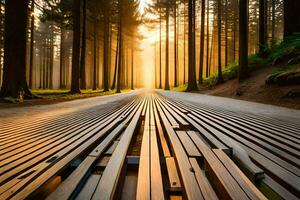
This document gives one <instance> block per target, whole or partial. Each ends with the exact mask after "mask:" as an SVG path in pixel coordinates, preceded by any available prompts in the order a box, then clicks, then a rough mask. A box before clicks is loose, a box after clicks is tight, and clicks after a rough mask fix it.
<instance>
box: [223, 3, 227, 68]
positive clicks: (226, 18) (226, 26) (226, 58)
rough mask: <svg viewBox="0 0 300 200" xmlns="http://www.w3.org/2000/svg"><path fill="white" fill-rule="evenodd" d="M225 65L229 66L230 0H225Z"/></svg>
mask: <svg viewBox="0 0 300 200" xmlns="http://www.w3.org/2000/svg"><path fill="white" fill-rule="evenodd" d="M224 29H225V66H226V67H227V66H228V0H225V27H224Z"/></svg>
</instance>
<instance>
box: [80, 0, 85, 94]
mask: <svg viewBox="0 0 300 200" xmlns="http://www.w3.org/2000/svg"><path fill="white" fill-rule="evenodd" d="M82 2H83V6H82V13H83V14H82V16H83V19H82V35H81V59H80V88H81V89H83V90H85V89H86V74H85V71H86V70H85V63H86V62H85V59H86V0H82Z"/></svg>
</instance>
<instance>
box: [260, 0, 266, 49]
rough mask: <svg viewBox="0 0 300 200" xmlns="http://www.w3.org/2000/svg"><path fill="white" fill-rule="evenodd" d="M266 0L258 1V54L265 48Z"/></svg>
mask: <svg viewBox="0 0 300 200" xmlns="http://www.w3.org/2000/svg"><path fill="white" fill-rule="evenodd" d="M266 10H267V0H259V52H260V53H263V52H264V51H265V48H266V46H267V19H266V18H267V13H266Z"/></svg>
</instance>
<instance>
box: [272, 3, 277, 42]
mask: <svg viewBox="0 0 300 200" xmlns="http://www.w3.org/2000/svg"><path fill="white" fill-rule="evenodd" d="M275 4H276V2H275V0H272V44H275V24H276V13H275V12H276V7H275Z"/></svg>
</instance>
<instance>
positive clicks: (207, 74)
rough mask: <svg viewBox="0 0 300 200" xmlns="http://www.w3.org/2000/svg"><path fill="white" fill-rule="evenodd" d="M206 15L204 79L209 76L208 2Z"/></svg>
mask: <svg viewBox="0 0 300 200" xmlns="http://www.w3.org/2000/svg"><path fill="white" fill-rule="evenodd" d="M206 7H207V14H206V16H207V17H206V77H208V76H209V75H210V74H209V69H210V68H209V39H210V36H209V35H210V34H209V20H210V19H209V0H207V6H206Z"/></svg>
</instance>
